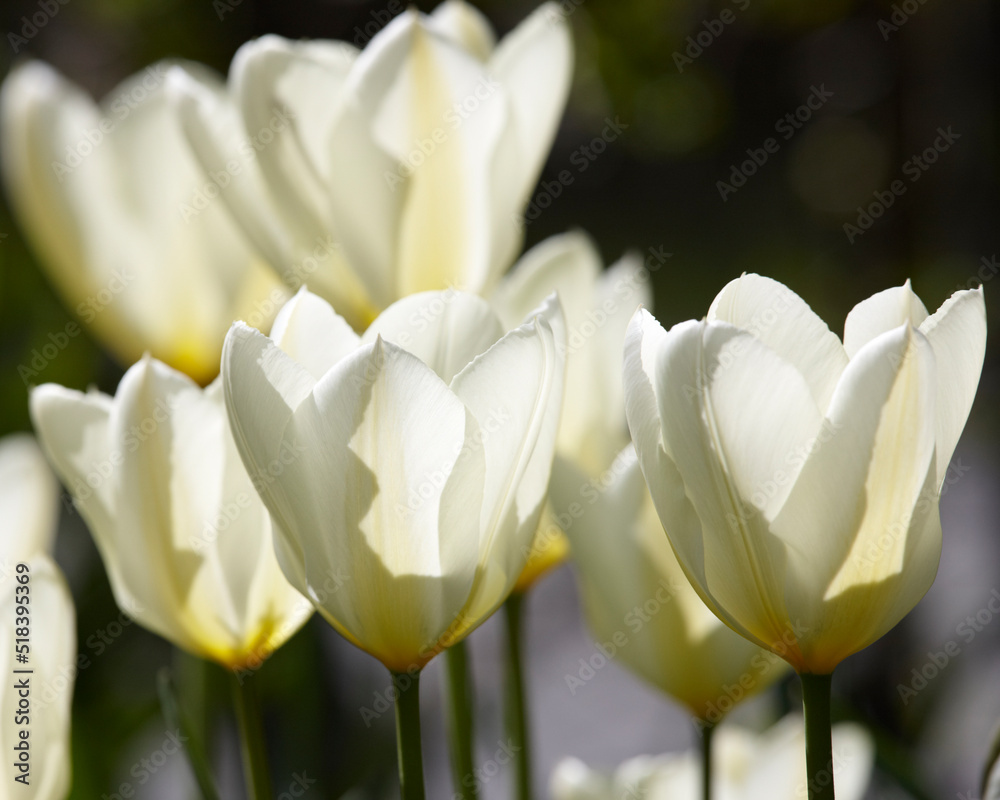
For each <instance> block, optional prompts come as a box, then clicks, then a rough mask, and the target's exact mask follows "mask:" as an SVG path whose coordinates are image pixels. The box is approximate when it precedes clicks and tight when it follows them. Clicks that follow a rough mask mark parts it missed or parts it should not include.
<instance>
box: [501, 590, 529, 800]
mask: <svg viewBox="0 0 1000 800" xmlns="http://www.w3.org/2000/svg"><path fill="white" fill-rule="evenodd" d="M504 606H505V609H504V610H505V612H506V613H505V616H506V618H507V686H506V691H507V708H506V710H507V735H508V736H509V737H510V741H511V749H513V750H514V753H515V756H514V769H515V775H514V797H515V798H517V800H530V798H531V759H530V758H529V755H528V748H529V746H530V742H529V741H528V715H527V708H526V702H525V701H526V697H525V691H524V669H523V664H522V659H521V622H522V617H523V611H524V595H523V594H520V593H515V594H512V595H511V596H510V597H508V598H507V602H506V603H504Z"/></svg>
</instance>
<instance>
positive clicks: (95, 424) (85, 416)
mask: <svg viewBox="0 0 1000 800" xmlns="http://www.w3.org/2000/svg"><path fill="white" fill-rule="evenodd" d="M29 407H30V410H31V421H32V424H33V425H34V428H35V433H36V434H37V436H38V441H39V444H41V446H42V449H43V450H44V451H45V454H46V456H47V457H48V460H49V463H50V464H52V467H53V469H55V471H56V473H57V474H58V475H59V478H60V480H62V482H63V484H65V486H66V488H67V489H68V490H69V492H70V494H72V496H73V502H74V504H75V505H76V507H77V508H78V509H79V511H80V514H81V515H82V516H83V518H84V519H85V520H86V522H87V525H88V526H89V528H90V530H91V531H92V532H95V536H99V535H101V532H103V531H105V530H107V529H109V528H110V527H111V525H113V520H114V513H115V504H116V498H117V489H116V486H115V482H116V477H115V476H116V465H115V464H114V463H113V461H112V453H113V444H112V442H111V436H110V433H109V430H108V420H109V418H110V415H111V398H110V397H108V396H107V395H104V394H99V393H97V392H91V393H88V394H83V393H82V392H77V391H73V390H71V389H65V388H63V387H62V386H57V385H55V384H52V383H47V384H44V385H42V386H39V387H38V388H36V389H33V390H32V392H31V396H30V401H29ZM118 458H120V453H119V456H118V457H116V458H115V459H114V460H118Z"/></svg>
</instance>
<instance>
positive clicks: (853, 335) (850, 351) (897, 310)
mask: <svg viewBox="0 0 1000 800" xmlns="http://www.w3.org/2000/svg"><path fill="white" fill-rule="evenodd" d="M925 319H927V308H926V307H925V306H924V304H923V303H922V302H921V300H920V298H919V297H917V296H916V295H915V294H914V293H913V289H911V288H910V281H909V280H907V281H906V283H904V284H903V285H902V286H894V287H893V288H891V289H885V290H884V291H881V292H877V293H876V294H873V295H872V296H871V297H869V298H868V299H866V300H862V301H861V302H860V303H858V304H857V305H856V306H854V308H852V309H851V313H850V314H848V315H847V320H846V321H845V322H844V350H846V351H847V355H848V356H850V357H851V358H854V356H855V354H857V352H858V351H859V350H860V349H861V348H862V347H864V346H865V345H866V344H868V342H870V341H871V340H872V339H874V338H875V337H876V336H879V335H880V334H883V333H885V332H886V331H891V330H892V329H893V328H898V327H899V326H900V325H903V324H905V323H907V322H909V323H910V324H911V325H912V326H913V327H914V328H918V327H920V325H921V324H922V323H923V321H924V320H925Z"/></svg>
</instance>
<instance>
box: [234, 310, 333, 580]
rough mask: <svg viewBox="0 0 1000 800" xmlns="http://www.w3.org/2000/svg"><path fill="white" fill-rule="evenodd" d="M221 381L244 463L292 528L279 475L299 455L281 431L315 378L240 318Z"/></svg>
mask: <svg viewBox="0 0 1000 800" xmlns="http://www.w3.org/2000/svg"><path fill="white" fill-rule="evenodd" d="M222 385H223V391H224V396H225V400H226V411H227V412H228V414H229V423H230V427H231V429H232V433H233V439H234V440H235V442H236V448H237V450H239V453H240V458H241V459H242V460H243V465H244V466H245V467H246V471H247V473H248V474H249V476H250V479H251V481H252V482H253V485H254V488H255V489H256V490H257V492H258V493H259V494H260V495H261V498H262V499H263V500H264V503H265V505H267V508H268V510H269V511H270V512H271V515H272V517H273V518H274V521H275V522H276V523H277V524H278V525H279V526H280V527H281V528H283V529H284V530H288V525H289V521H290V520H291V519H292V511H293V509H292V503H293V502H294V501H293V500H292V499H291V498H290V497H289V496H288V494H287V492H286V490H285V486H286V482H285V481H282V480H277V478H278V477H279V476H280V475H281V474H282V473H283V471H284V468H285V464H286V462H287V461H293V460H295V459H296V458H297V457H298V455H297V451H295V450H290V449H289V448H288V447H286V446H285V445H284V443H283V438H282V434H283V432H284V430H285V428H286V427H287V426H288V424H289V422H290V421H291V419H292V414H293V413H294V411H295V409H296V408H298V407H299V405H300V404H301V403H302V402H303V401H304V400H305V399H306V398H307V397H308V396H309V395H310V393H311V392H312V390H313V387H315V385H316V379H315V378H314V377H313V376H312V375H311V374H310V373H309V371H308V370H307V369H306V368H305V367H303V366H302V365H301V364H299V363H298V362H296V361H295V360H294V359H292V358H291V357H290V356H289V355H288V354H286V353H285V352H284V351H283V350H281V348H280V347H278V346H277V345H276V344H275V343H274V342H273V341H272V340H271V339H268V338H267V337H266V336H264V335H262V334H261V333H259V332H258V331H256V330H254V329H253V328H250V327H248V326H246V325H243V324H242V323H236V324H235V325H233V327H232V329H231V330H230V331H229V335H228V336H226V343H225V345H224V346H223V349H222ZM275 535H276V536H277V535H278V532H277V531H275ZM278 538H279V539H280V538H281V537H278ZM277 552H278V555H279V560H281V562H282V568H283V569H285V574H286V575H287V576H288V580H289V581H290V582H291V583H292V585H293V586H295V587H296V588H297V589H299V591H304V586H303V584H302V582H301V581H296V580H295V579H294V578H293V577H292V575H291V573H290V571H289V570H288V569H286V567H290V566H291V564H292V563H294V562H293V561H287V560H286V559H284V558H282V550H281V548H278V551H277Z"/></svg>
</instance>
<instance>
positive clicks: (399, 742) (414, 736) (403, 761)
mask: <svg viewBox="0 0 1000 800" xmlns="http://www.w3.org/2000/svg"><path fill="white" fill-rule="evenodd" d="M392 686H393V689H395V690H396V752H397V753H398V755H399V791H400V797H401V798H402V800H424V762H423V756H422V755H421V752H420V673H419V672H414V673H413V674H412V675H411V674H410V673H407V672H393V673H392Z"/></svg>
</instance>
